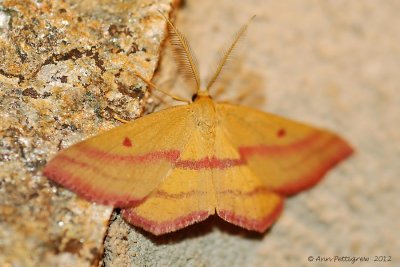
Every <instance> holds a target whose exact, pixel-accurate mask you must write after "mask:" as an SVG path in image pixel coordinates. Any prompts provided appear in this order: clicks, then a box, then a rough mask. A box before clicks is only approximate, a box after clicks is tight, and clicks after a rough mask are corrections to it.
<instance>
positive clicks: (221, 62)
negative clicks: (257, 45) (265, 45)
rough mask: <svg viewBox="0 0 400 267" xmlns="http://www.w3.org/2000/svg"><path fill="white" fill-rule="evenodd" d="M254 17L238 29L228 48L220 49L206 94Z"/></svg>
mask: <svg viewBox="0 0 400 267" xmlns="http://www.w3.org/2000/svg"><path fill="white" fill-rule="evenodd" d="M255 17H256V15H253V16H252V17H251V18H250V19H249V21H248V22H247V23H246V24H244V25H243V26H242V27H241V28H240V29H239V31H238V32H237V33H236V34H235V35H234V36H233V41H232V43H231V44H230V46H229V47H227V48H224V49H222V50H221V51H220V53H219V55H220V56H219V60H218V64H217V67H216V69H215V71H214V73H213V75H212V76H211V78H210V79H209V81H208V83H207V87H206V91H207V92H208V91H209V90H210V88H211V86H212V85H213V84H214V83H215V82H216V81H217V79H218V77H219V75H220V73H221V71H222V70H223V69H224V67H225V66H226V62H227V61H228V60H229V59H230V56H231V55H232V52H233V51H234V50H235V48H236V47H237V46H238V43H239V42H240V40H241V39H242V38H243V37H244V34H245V33H246V30H247V28H248V26H249V24H250V22H251V21H252V20H253V19H254V18H255Z"/></svg>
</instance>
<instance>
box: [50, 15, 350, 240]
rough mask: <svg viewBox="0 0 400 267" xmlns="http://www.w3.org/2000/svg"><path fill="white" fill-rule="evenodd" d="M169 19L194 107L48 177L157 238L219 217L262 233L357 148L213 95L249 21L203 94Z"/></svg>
mask: <svg viewBox="0 0 400 267" xmlns="http://www.w3.org/2000/svg"><path fill="white" fill-rule="evenodd" d="M166 20H167V23H168V27H169V32H170V36H171V42H172V45H173V46H174V48H175V52H176V55H177V57H178V63H179V64H180V66H181V68H182V70H183V71H184V74H185V75H184V77H185V78H186V79H187V80H188V81H189V82H192V83H193V84H194V87H195V89H196V92H197V93H196V94H195V95H194V97H193V101H187V100H183V101H185V102H187V103H188V104H187V105H183V106H175V107H171V108H168V109H165V110H162V111H160V112H156V113H153V114H150V115H147V116H144V117H142V118H139V119H137V120H135V121H132V122H128V123H126V124H124V125H121V126H119V127H116V128H114V129H112V130H110V131H107V132H105V133H102V134H100V135H96V136H94V137H92V138H89V139H87V140H84V141H82V142H80V143H78V144H75V145H73V146H71V147H69V148H67V149H64V150H62V151H60V152H59V153H58V154H57V155H56V156H55V157H54V158H53V159H52V160H51V161H50V162H49V163H48V164H47V166H46V167H45V169H44V174H45V175H46V176H47V177H49V178H50V179H51V180H53V181H55V182H57V183H59V184H61V185H63V186H64V187H66V188H68V189H70V190H72V191H74V192H76V193H77V194H78V195H80V196H81V197H83V198H85V199H87V200H90V201H94V202H97V203H100V204H106V205H113V206H115V207H119V208H121V209H122V215H123V217H124V219H125V220H126V221H128V222H129V223H131V224H133V225H135V226H138V227H141V228H143V229H145V230H147V231H149V232H152V233H153V234H156V235H159V234H164V233H168V232H172V231H176V230H178V229H181V228H184V227H186V226H188V225H190V224H193V223H195V222H199V221H202V220H205V219H206V218H207V217H209V216H210V215H213V214H217V215H218V216H219V217H221V218H222V219H224V220H226V221H228V222H231V223H233V224H235V225H239V226H241V227H244V228H246V229H248V230H255V231H258V232H263V231H265V230H266V229H267V228H268V227H270V226H271V225H272V224H273V222H274V221H275V220H276V219H277V217H278V216H279V214H280V213H281V211H282V208H283V201H284V199H285V197H287V196H288V195H292V194H295V193H297V192H299V191H302V190H304V189H307V188H309V187H311V186H313V185H314V184H316V183H317V182H318V181H319V180H320V179H321V178H322V177H323V175H324V174H325V173H326V172H327V171H328V170H329V169H331V168H332V167H333V166H335V165H336V164H337V163H339V162H340V161H342V160H344V159H345V158H347V157H348V156H349V155H350V154H351V153H352V148H351V147H350V146H349V145H348V144H347V143H346V142H345V141H344V140H343V139H342V138H340V137H339V136H338V135H336V134H334V133H332V132H329V131H326V130H323V129H318V128H315V127H312V126H308V125H305V124H302V123H299V122H295V121H291V120H289V119H286V118H282V117H279V116H276V115H272V114H269V113H264V112H261V111H257V110H254V109H251V108H247V107H242V106H238V105H233V104H228V103H216V102H214V101H213V100H212V98H211V96H210V94H209V91H210V88H211V86H212V85H213V84H214V83H215V81H216V80H217V78H218V76H219V74H220V72H221V71H222V69H223V67H224V64H225V62H226V61H227V59H228V58H229V55H230V54H231V52H232V50H233V49H234V48H235V47H236V45H237V43H238V41H239V40H240V37H241V36H242V35H243V33H244V32H245V31H246V29H247V24H246V25H244V26H243V27H242V28H241V29H240V30H239V32H238V33H237V35H236V36H235V38H234V41H233V43H232V44H231V46H230V47H229V48H228V49H226V50H225V53H224V54H223V56H222V57H221V60H220V62H219V64H218V65H217V68H216V71H215V73H214V75H213V76H211V79H210V80H209V82H208V84H207V86H206V87H205V89H202V88H201V86H200V79H199V74H198V69H197V64H196V60H195V58H194V55H193V53H192V52H191V49H190V47H189V44H188V42H187V41H186V39H185V38H184V36H183V35H182V34H181V33H180V32H179V31H178V30H177V29H176V28H175V26H174V25H173V24H172V23H171V22H170V21H169V20H168V19H166ZM146 82H147V83H148V84H149V85H150V86H153V85H152V84H151V83H150V82H149V81H146ZM174 98H175V99H178V100H182V99H180V98H178V97H174Z"/></svg>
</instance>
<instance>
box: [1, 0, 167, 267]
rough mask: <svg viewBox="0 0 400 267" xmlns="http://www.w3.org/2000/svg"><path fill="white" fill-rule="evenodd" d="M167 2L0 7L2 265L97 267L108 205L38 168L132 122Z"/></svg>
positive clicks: (22, 1)
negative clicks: (78, 193) (91, 138)
mask: <svg viewBox="0 0 400 267" xmlns="http://www.w3.org/2000/svg"><path fill="white" fill-rule="evenodd" d="M170 9H171V1H169V0H165V1H146V0H138V1H111V0H101V1H92V0H90V1H89V0H80V1H75V0H66V1H61V0H43V1H33V0H15V1H11V0H10V1H8V0H4V1H0V118H1V120H0V266H24V267H25V266H96V265H98V262H99V260H100V259H101V257H102V254H103V239H104V236H105V234H106V231H107V227H108V223H109V217H110V215H111V212H112V209H111V208H110V207H105V206H98V205H94V204H91V203H89V202H87V201H84V200H81V199H79V198H77V197H76V196H75V194H74V193H72V192H69V191H66V190H64V189H62V188H60V187H58V186H56V185H55V184H53V183H51V182H49V181H48V180H47V179H46V178H45V177H43V176H42V174H41V170H42V168H43V166H44V165H45V164H46V162H47V160H48V159H49V158H50V157H52V156H53V155H54V154H55V153H56V152H57V151H58V150H60V149H62V148H65V147H68V146H70V145H71V144H73V143H75V142H77V141H79V140H82V139H85V138H86V137H88V136H91V135H93V134H96V133H99V132H101V131H104V130H107V129H110V128H112V127H114V126H116V125H119V124H120V123H119V122H118V121H116V120H115V119H113V118H112V117H113V116H114V115H118V116H119V117H122V118H125V119H133V118H136V117H137V116H139V115H140V114H141V112H142V110H143V100H142V99H143V96H144V95H145V92H146V88H145V87H144V86H143V83H142V82H140V81H138V79H137V78H135V76H133V75H132V74H131V72H132V71H137V72H140V73H141V74H142V75H143V76H145V77H151V76H152V75H153V72H154V69H155V68H156V65H157V62H158V56H159V50H160V44H161V42H162V41H163V40H164V37H165V22H164V20H163V19H162V17H161V16H160V15H159V13H158V10H160V11H162V12H164V13H165V14H167V13H168V12H169V10H170Z"/></svg>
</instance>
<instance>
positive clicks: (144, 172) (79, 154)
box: [43, 106, 192, 207]
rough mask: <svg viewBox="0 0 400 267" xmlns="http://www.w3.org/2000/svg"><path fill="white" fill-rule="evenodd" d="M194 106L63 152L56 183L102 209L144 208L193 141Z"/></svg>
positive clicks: (51, 169) (52, 172)
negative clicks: (190, 141)
mask: <svg viewBox="0 0 400 267" xmlns="http://www.w3.org/2000/svg"><path fill="white" fill-rule="evenodd" d="M190 114H191V113H190V107H189V106H177V107H173V108H169V109H166V110H163V111H160V112H157V113H153V114H150V115H147V116H144V117H141V118H139V119H136V120H134V121H132V122H129V123H127V124H124V125H121V126H118V127H116V128H114V129H112V130H110V131H107V132H104V133H102V134H99V135H96V136H94V137H92V138H89V139H87V140H84V141H82V142H80V143H78V144H75V145H73V146H71V147H69V148H67V149H64V150H62V151H60V152H59V153H58V154H57V155H56V156H55V157H54V158H53V159H52V160H51V161H50V162H49V163H48V164H47V166H46V167H45V169H44V171H43V172H44V174H45V175H46V176H47V177H49V178H50V179H51V180H53V181H55V182H57V183H58V184H61V185H63V186H64V187H66V188H68V189H70V190H72V191H74V192H76V193H77V194H78V195H80V196H81V197H83V198H85V199H87V200H90V201H94V202H97V203H100V204H106V205H114V206H119V207H126V206H132V205H136V204H138V203H141V202H142V201H143V199H144V198H145V197H146V196H147V195H148V194H149V193H150V192H151V191H152V190H154V189H155V188H156V187H157V186H158V185H159V184H160V182H161V181H162V180H163V179H164V178H165V177H167V175H168V173H169V172H170V171H171V169H172V168H173V166H174V163H175V161H176V160H177V159H178V158H179V157H180V149H182V148H183V147H184V145H185V144H186V143H187V142H188V136H187V131H188V129H190V128H191V125H190V123H191V122H192V121H191V120H190V119H189V117H190Z"/></svg>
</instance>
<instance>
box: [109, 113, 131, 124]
mask: <svg viewBox="0 0 400 267" xmlns="http://www.w3.org/2000/svg"><path fill="white" fill-rule="evenodd" d="M113 118H114V119H116V120H117V121H120V122H122V123H124V124H125V123H128V122H129V121H127V120H124V119H123V118H121V117H119V116H118V115H115V114H114V116H113Z"/></svg>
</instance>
